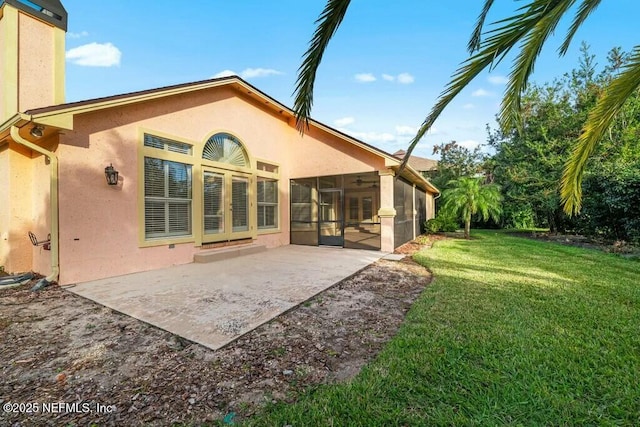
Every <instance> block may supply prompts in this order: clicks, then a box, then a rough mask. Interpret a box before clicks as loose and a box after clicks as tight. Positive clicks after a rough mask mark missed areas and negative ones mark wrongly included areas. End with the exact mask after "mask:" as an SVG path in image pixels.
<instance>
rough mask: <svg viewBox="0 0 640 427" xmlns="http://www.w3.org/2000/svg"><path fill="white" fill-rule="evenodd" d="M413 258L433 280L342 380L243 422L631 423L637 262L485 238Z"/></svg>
mask: <svg viewBox="0 0 640 427" xmlns="http://www.w3.org/2000/svg"><path fill="white" fill-rule="evenodd" d="M473 236H474V237H475V239H474V240H470V241H464V240H447V241H442V242H438V243H436V244H435V246H434V247H433V248H432V249H430V250H426V251H423V252H421V253H419V254H417V255H416V257H415V259H416V260H417V261H418V262H420V263H422V264H424V265H425V266H427V267H428V268H429V269H431V270H432V271H433V273H434V275H435V280H434V282H433V283H432V284H431V285H430V286H429V287H428V288H427V289H426V290H425V291H424V293H423V294H422V296H421V297H420V298H419V300H418V301H417V302H416V303H415V305H414V306H413V308H412V309H411V311H410V312H409V314H408V315H407V319H406V321H405V323H404V325H403V327H402V328H401V330H400V331H399V333H398V334H397V336H396V337H395V338H394V339H393V340H392V341H391V342H390V343H389V344H388V345H387V347H386V348H385V349H384V351H383V352H382V353H381V354H380V355H379V356H378V357H377V359H376V360H375V361H374V362H373V363H371V364H370V365H369V366H367V367H366V368H365V369H364V370H363V371H362V372H361V373H360V375H359V376H358V377H356V378H355V379H354V380H353V381H352V382H351V383H348V384H341V385H336V386H324V387H320V388H318V389H316V390H313V391H310V392H309V393H308V394H306V395H304V396H302V397H301V399H300V400H299V402H298V403H297V404H294V405H285V404H278V405H274V406H271V407H269V408H267V409H266V411H265V412H264V413H263V414H262V415H261V416H259V417H256V418H254V419H252V420H250V422H249V424H251V425H268V426H284V425H287V424H290V425H293V426H302V425H313V426H320V425H322V426H329V425H336V426H337V425H340V426H342V425H362V426H378V425H380V426H383V425H384V426H390V425H409V426H413V425H456V426H457V425H482V426H484V425H489V426H491V425H640V262H638V261H634V260H626V259H623V258H620V257H617V256H615V255H608V254H605V253H600V252H597V251H591V250H582V249H578V248H572V247H567V246H561V245H557V244H553V243H545V242H537V241H532V240H527V239H524V238H518V237H510V236H507V235H504V234H502V233H495V232H489V231H483V232H475V233H473Z"/></svg>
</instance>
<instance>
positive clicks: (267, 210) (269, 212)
mask: <svg viewBox="0 0 640 427" xmlns="http://www.w3.org/2000/svg"><path fill="white" fill-rule="evenodd" d="M258 228H261V229H265V228H278V181H277V180H275V179H267V178H258Z"/></svg>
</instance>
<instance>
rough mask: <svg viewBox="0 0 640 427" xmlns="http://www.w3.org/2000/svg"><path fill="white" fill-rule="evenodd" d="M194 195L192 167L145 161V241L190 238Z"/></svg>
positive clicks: (152, 160)
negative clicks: (173, 237)
mask: <svg viewBox="0 0 640 427" xmlns="http://www.w3.org/2000/svg"><path fill="white" fill-rule="evenodd" d="M191 193H192V187H191V165H186V164H183V163H177V162H170V161H167V160H160V159H155V158H152V157H145V158H144V226H145V237H147V238H157V237H169V236H188V235H191V233H192V227H191V202H192V194H191Z"/></svg>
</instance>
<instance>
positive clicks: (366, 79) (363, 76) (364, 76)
mask: <svg viewBox="0 0 640 427" xmlns="http://www.w3.org/2000/svg"><path fill="white" fill-rule="evenodd" d="M354 77H355V79H356V81H358V82H360V83H371V82H375V81H376V77H375V76H374V75H373V74H371V73H360V74H356V75H355V76H354Z"/></svg>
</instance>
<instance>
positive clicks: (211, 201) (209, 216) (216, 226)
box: [203, 172, 224, 234]
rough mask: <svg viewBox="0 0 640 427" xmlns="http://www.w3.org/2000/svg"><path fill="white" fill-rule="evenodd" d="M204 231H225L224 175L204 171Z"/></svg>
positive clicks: (213, 232) (218, 232)
mask: <svg viewBox="0 0 640 427" xmlns="http://www.w3.org/2000/svg"><path fill="white" fill-rule="evenodd" d="M203 202H204V232H205V234H220V233H224V176H223V175H220V174H217V173H212V172H205V173H204V200H203Z"/></svg>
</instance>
